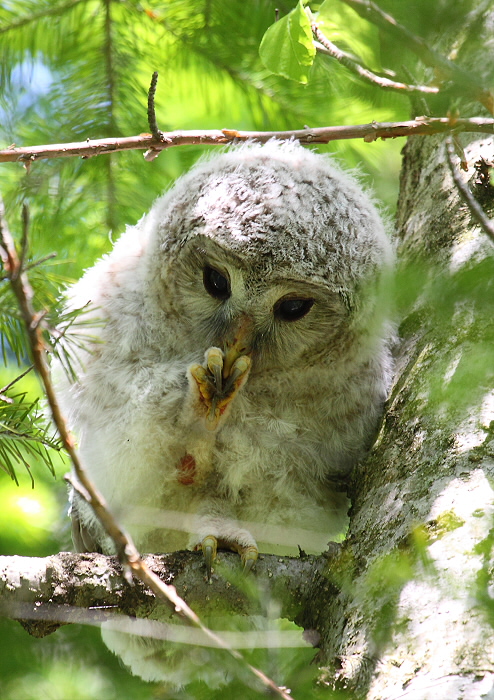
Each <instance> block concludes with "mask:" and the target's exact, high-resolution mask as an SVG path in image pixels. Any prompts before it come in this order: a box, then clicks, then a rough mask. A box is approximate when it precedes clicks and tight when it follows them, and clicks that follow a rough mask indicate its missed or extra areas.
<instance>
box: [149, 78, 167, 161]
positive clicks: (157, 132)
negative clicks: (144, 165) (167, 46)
mask: <svg viewBox="0 0 494 700" xmlns="http://www.w3.org/2000/svg"><path fill="white" fill-rule="evenodd" d="M157 84H158V71H154V73H153V77H152V78H151V85H150V86H149V92H148V123H149V130H150V132H151V134H152V136H153V139H155V140H156V141H162V142H166V140H167V139H166V137H165V134H164V133H163V132H162V131H161V129H158V122H157V121H156V108H155V105H154V97H155V95H156V86H157ZM159 154H160V152H159V150H157V149H156V148H150V149H149V150H148V151H146V152H145V153H144V158H145V159H146V160H148V161H151V160H154V159H155V158H157V157H158V156H159Z"/></svg>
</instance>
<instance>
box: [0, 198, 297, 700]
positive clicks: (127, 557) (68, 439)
mask: <svg viewBox="0 0 494 700" xmlns="http://www.w3.org/2000/svg"><path fill="white" fill-rule="evenodd" d="M26 235H27V234H26ZM0 249H1V250H2V260H3V261H4V264H5V268H6V271H7V274H8V277H9V280H10V284H11V287H12V290H13V292H14V294H15V296H16V298H17V301H18V304H19V308H20V311H21V314H22V317H23V319H24V323H25V326H26V331H27V334H28V338H29V346H30V348H31V354H32V359H33V364H34V366H35V368H36V371H37V372H38V374H39V377H40V379H41V382H42V384H43V387H44V390H45V394H46V398H47V400H48V404H49V406H50V410H51V414H52V417H53V421H54V423H55V425H56V426H57V429H58V432H59V434H60V438H61V441H62V444H63V446H64V448H65V449H66V451H67V453H68V454H69V457H70V459H71V462H72V465H73V467H74V471H75V474H76V476H77V479H78V481H79V483H80V484H81V485H82V487H83V489H84V491H86V492H87V493H86V497H87V499H88V501H89V503H90V504H91V506H92V508H93V510H94V512H95V514H96V515H97V517H98V519H99V521H100V522H101V524H102V525H103V527H104V528H105V530H106V532H107V533H108V534H109V535H110V537H111V538H112V540H113V542H114V544H115V547H116V550H117V553H118V555H119V558H120V561H121V562H122V564H123V566H124V573H125V574H126V577H127V578H129V579H130V574H132V575H133V576H135V577H136V578H138V579H139V580H140V581H142V582H143V583H144V584H146V585H147V586H148V587H149V588H150V589H151V590H152V591H153V593H154V594H155V595H156V596H158V597H159V598H161V599H163V600H166V601H168V602H170V603H171V604H172V605H173V606H174V608H175V610H176V612H177V613H180V614H181V615H182V616H183V617H184V618H185V619H186V620H187V621H188V622H189V623H190V624H192V625H193V626H194V627H197V628H199V629H200V630H201V631H202V632H203V633H204V634H205V635H206V636H207V637H208V638H209V639H210V640H211V642H212V643H213V644H214V645H215V646H217V647H219V648H220V649H224V650H226V651H227V652H228V653H229V654H230V655H231V656H233V658H234V659H236V660H237V661H240V662H241V663H243V664H246V665H247V667H248V668H249V669H250V671H251V672H252V673H253V674H254V675H255V676H256V677H257V678H258V679H259V680H260V681H261V682H262V683H263V685H264V686H265V687H266V688H268V689H269V690H270V691H271V692H273V693H274V694H275V695H277V696H278V697H281V698H284V700H293V698H292V697H291V695H289V694H288V693H287V692H286V691H285V690H284V689H283V688H279V687H278V686H277V685H276V684H275V683H274V681H272V680H271V679H270V678H269V677H268V676H266V675H265V674H264V673H263V672H262V671H260V670H259V669H257V668H255V667H254V666H252V665H251V664H249V663H247V662H246V661H245V659H244V658H243V656H242V655H241V654H240V653H239V652H238V651H237V650H236V649H232V648H231V647H230V646H229V645H228V644H227V643H226V642H225V641H224V640H223V639H222V638H221V637H220V636H219V635H217V634H215V633H214V632H213V631H212V630H210V629H208V628H207V627H206V625H204V623H203V622H202V621H201V620H200V618H199V617H198V616H197V615H196V613H195V612H194V611H193V610H192V609H191V608H190V607H189V606H188V605H187V603H186V602H185V601H184V600H183V599H182V598H180V596H179V595H178V593H177V591H176V589H175V587H174V586H171V585H167V584H166V583H164V582H163V581H161V580H160V578H159V577H158V576H156V574H154V573H153V572H152V571H151V570H150V569H149V567H148V566H147V565H146V564H145V562H144V561H143V560H142V558H141V557H140V555H139V553H138V551H137V549H136V547H135V545H134V543H133V542H132V540H131V538H130V537H129V536H128V535H126V534H125V533H124V532H123V531H122V529H121V528H120V527H119V525H118V523H117V522H116V520H115V519H114V517H113V515H112V514H111V512H110V511H109V509H108V506H107V504H106V502H105V500H104V498H103V496H102V495H101V494H100V493H99V492H98V491H97V489H96V488H95V486H94V485H93V483H92V482H91V481H90V479H89V477H88V476H87V474H86V471H85V469H84V468H83V466H82V464H81V461H80V459H79V455H78V454H77V451H76V449H75V446H74V439H73V437H72V435H71V434H70V432H69V430H68V429H67V426H66V423H65V419H64V417H63V415H62V412H61V409H60V406H59V403H58V400H57V397H56V394H55V391H54V388H53V384H52V382H51V378H50V371H49V367H48V361H47V357H46V349H45V343H44V340H43V336H42V319H43V315H44V314H40V313H39V312H36V311H35V310H34V307H33V291H32V288H31V286H30V284H29V280H28V278H27V275H26V273H25V271H24V270H23V269H22V267H21V261H20V258H19V256H18V254H17V250H16V248H15V244H14V239H13V237H12V235H11V233H10V231H9V229H8V226H7V223H6V220H5V214H4V208H3V203H2V202H1V201H0Z"/></svg>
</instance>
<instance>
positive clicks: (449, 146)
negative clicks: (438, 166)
mask: <svg viewBox="0 0 494 700" xmlns="http://www.w3.org/2000/svg"><path fill="white" fill-rule="evenodd" d="M446 156H447V157H446V160H447V162H448V166H449V170H450V172H451V176H452V178H453V181H454V183H455V185H456V188H457V190H458V192H459V193H460V195H461V198H462V199H463V201H464V202H465V204H466V205H467V207H468V208H469V210H470V213H471V214H472V216H473V218H474V219H475V220H476V221H477V223H478V224H479V225H480V227H481V228H482V230H483V231H484V233H486V234H487V236H488V237H489V238H490V240H491V241H492V243H494V222H493V220H492V219H489V217H488V216H486V215H485V214H484V211H483V209H482V207H481V206H480V204H479V203H478V202H477V200H476V199H475V197H474V196H473V194H472V193H471V192H470V190H469V189H468V187H467V185H466V184H465V183H464V182H463V179H462V178H461V177H460V173H459V172H458V170H457V167H456V164H455V161H454V157H455V147H454V143H453V141H452V139H451V138H447V139H446Z"/></svg>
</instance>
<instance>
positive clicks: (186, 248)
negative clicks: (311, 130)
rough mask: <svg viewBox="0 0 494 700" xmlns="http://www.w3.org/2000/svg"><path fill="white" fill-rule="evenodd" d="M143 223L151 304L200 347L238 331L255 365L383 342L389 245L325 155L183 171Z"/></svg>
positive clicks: (269, 147)
mask: <svg viewBox="0 0 494 700" xmlns="http://www.w3.org/2000/svg"><path fill="white" fill-rule="evenodd" d="M147 226H150V227H151V229H152V231H151V240H150V248H149V257H148V264H149V275H150V276H149V279H150V280H151V281H152V285H151V286H152V289H153V290H154V298H155V301H156V302H157V304H158V305H159V306H160V308H161V309H162V310H163V311H164V312H165V313H169V314H172V315H173V316H174V317H175V319H178V320H179V323H180V324H181V327H182V328H183V331H184V338H185V337H188V338H189V339H190V338H191V337H194V340H195V341H196V342H198V343H199V344H201V343H202V344H203V350H206V348H207V347H209V346H210V345H220V346H223V345H224V343H225V342H226V340H227V339H229V338H230V339H231V338H232V337H234V336H236V335H238V333H239V332H240V333H241V335H242V338H244V337H245V344H246V347H248V348H249V351H251V352H252V354H253V357H254V358H257V361H256V360H254V362H253V370H254V368H255V366H256V364H257V367H260V368H262V367H271V366H273V365H276V364H280V363H282V364H283V366H284V367H287V366H290V365H291V364H296V363H297V362H298V361H299V360H300V358H301V357H302V356H303V357H304V360H305V361H307V360H309V359H310V358H313V360H314V362H320V361H321V356H328V357H329V356H334V357H336V356H337V355H339V354H340V353H341V352H342V348H344V347H345V346H348V347H349V346H350V345H351V344H352V343H353V342H354V340H355V338H356V337H357V336H363V335H366V336H368V337H369V338H370V340H372V335H373V334H377V335H379V334H381V336H382V328H381V325H382V324H381V321H382V318H381V321H379V320H377V321H376V318H377V317H378V316H379V317H382V314H381V310H382V309H383V306H384V301H383V280H384V279H385V278H387V277H388V273H389V269H390V267H391V265H392V260H393V253H392V247H391V244H390V241H389V238H388V236H387V235H386V232H385V227H384V225H383V222H382V219H381V217H380V216H379V214H378V212H377V210H376V208H375V206H374V204H373V203H372V200H371V198H370V197H369V196H368V195H367V194H366V193H365V192H364V190H363V189H362V187H361V186H360V184H359V183H358V182H357V181H356V180H355V179H354V178H353V177H351V176H350V175H348V174H347V173H345V172H343V171H342V170H341V169H340V168H339V167H338V166H336V165H335V164H334V162H333V161H332V160H331V159H329V158H328V157H326V156H322V155H318V154H316V153H313V152H311V151H309V150H306V149H304V148H302V147H301V146H300V145H299V144H297V143H296V142H286V141H285V142H279V141H275V140H273V141H270V142H269V143H267V144H265V145H260V144H246V145H242V146H240V147H236V148H233V149H231V150H229V151H227V152H224V153H223V154H221V155H220V156H217V157H214V158H212V159H211V160H203V161H201V162H200V163H199V164H198V165H196V166H195V167H194V168H193V169H192V170H191V171H190V172H189V173H188V174H186V175H185V176H183V177H182V178H181V179H180V180H179V181H178V182H177V183H176V184H175V186H174V187H173V189H171V190H170V191H169V192H168V193H167V194H165V195H164V196H163V197H162V198H161V199H159V200H158V201H157V202H156V203H155V205H154V207H153V210H152V212H151V214H150V217H149V219H148V223H147ZM239 329H240V331H239ZM191 334H192V336H191ZM371 344H372V343H371Z"/></svg>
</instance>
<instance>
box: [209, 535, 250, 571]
mask: <svg viewBox="0 0 494 700" xmlns="http://www.w3.org/2000/svg"><path fill="white" fill-rule="evenodd" d="M218 546H220V547H223V548H224V549H231V550H233V551H234V552H238V554H240V558H241V560H242V564H243V570H244V573H246V574H248V573H249V571H250V570H251V569H252V568H253V566H254V564H255V563H256V561H257V557H258V555H259V550H258V549H257V545H255V544H248V545H242V544H239V543H238V542H226V541H223V540H221V539H220V541H219V545H218V539H217V538H216V537H215V536H214V535H207V536H206V537H204V539H203V540H202V542H201V545H200V547H201V549H202V552H203V554H204V561H205V563H206V572H207V577H208V581H210V580H211V572H212V567H213V562H214V560H215V559H216V553H217V551H218Z"/></svg>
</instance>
